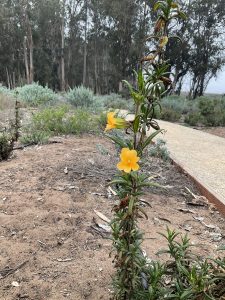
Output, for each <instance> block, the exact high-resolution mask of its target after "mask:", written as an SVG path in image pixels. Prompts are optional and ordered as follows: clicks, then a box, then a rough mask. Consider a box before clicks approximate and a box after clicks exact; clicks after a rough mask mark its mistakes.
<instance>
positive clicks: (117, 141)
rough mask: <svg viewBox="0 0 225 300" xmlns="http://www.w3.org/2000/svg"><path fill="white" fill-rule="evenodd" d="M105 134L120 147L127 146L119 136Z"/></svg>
mask: <svg viewBox="0 0 225 300" xmlns="http://www.w3.org/2000/svg"><path fill="white" fill-rule="evenodd" d="M106 136H107V137H108V138H109V139H110V140H112V141H113V142H115V143H116V144H117V145H119V146H120V147H121V148H127V144H126V143H125V142H124V140H122V139H121V138H119V137H115V136H112V135H107V134H106Z"/></svg>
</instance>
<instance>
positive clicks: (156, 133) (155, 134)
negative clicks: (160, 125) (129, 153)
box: [142, 129, 163, 150]
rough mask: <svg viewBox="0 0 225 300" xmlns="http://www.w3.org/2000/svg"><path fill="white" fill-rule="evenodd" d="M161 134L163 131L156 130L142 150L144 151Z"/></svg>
mask: <svg viewBox="0 0 225 300" xmlns="http://www.w3.org/2000/svg"><path fill="white" fill-rule="evenodd" d="M160 132H163V129H160V130H156V131H155V132H153V133H152V134H151V135H150V136H149V137H148V138H147V139H146V141H145V142H144V144H143V146H142V150H144V149H145V148H146V147H147V146H148V145H149V144H150V143H151V142H152V140H153V139H154V137H156V136H157V135H158V134H159V133H160Z"/></svg>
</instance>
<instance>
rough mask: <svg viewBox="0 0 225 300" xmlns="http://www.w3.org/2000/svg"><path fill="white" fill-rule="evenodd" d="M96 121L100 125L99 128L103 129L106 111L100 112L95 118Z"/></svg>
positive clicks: (105, 121)
mask: <svg viewBox="0 0 225 300" xmlns="http://www.w3.org/2000/svg"><path fill="white" fill-rule="evenodd" d="M97 123H98V125H99V126H100V129H102V130H103V129H105V127H106V123H107V114H106V112H101V113H100V114H99V116H98V118H97Z"/></svg>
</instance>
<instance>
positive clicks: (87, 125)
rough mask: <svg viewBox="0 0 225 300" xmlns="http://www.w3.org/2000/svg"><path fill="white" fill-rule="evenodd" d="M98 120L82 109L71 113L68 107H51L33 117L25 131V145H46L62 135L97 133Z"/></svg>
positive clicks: (22, 139) (23, 139)
mask: <svg viewBox="0 0 225 300" xmlns="http://www.w3.org/2000/svg"><path fill="white" fill-rule="evenodd" d="M97 125H98V123H97V118H96V117H95V116H93V115H92V114H91V113H90V112H88V111H84V110H82V109H76V110H74V111H69V107H68V106H65V105H64V106H59V107H49V108H45V109H43V110H42V111H40V112H38V113H36V114H35V115H33V118H32V121H31V124H30V125H29V126H28V127H26V128H25V129H24V130H23V135H22V137H21V138H20V141H21V142H22V143H23V144H45V143H47V142H48V139H49V137H51V136H54V135H60V134H83V133H88V132H93V131H97Z"/></svg>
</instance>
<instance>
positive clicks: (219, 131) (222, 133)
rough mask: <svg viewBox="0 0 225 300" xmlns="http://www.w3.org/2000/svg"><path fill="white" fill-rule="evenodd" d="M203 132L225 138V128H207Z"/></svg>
mask: <svg viewBox="0 0 225 300" xmlns="http://www.w3.org/2000/svg"><path fill="white" fill-rule="evenodd" d="M203 131H205V132H208V133H211V134H214V135H217V136H220V137H222V138H225V127H211V128H205V129H203Z"/></svg>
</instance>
